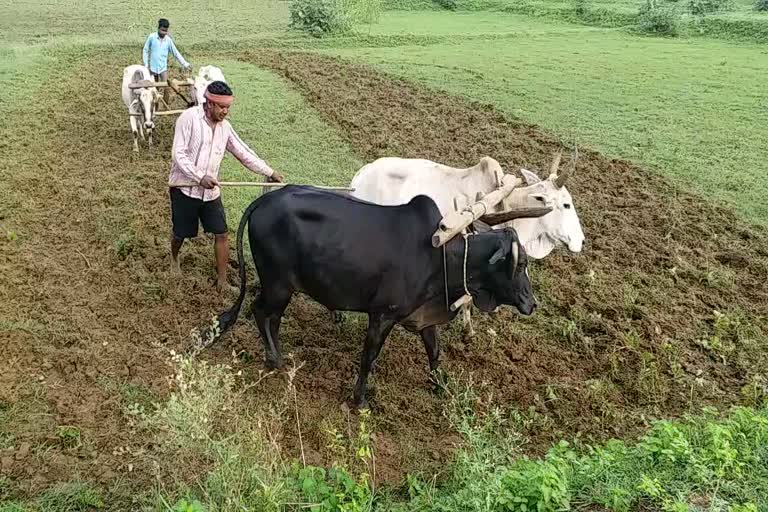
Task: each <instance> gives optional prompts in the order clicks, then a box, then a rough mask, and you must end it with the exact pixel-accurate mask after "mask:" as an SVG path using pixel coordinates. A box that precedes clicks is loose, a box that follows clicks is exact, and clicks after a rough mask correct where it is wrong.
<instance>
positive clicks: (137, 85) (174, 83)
mask: <svg viewBox="0 0 768 512" xmlns="http://www.w3.org/2000/svg"><path fill="white" fill-rule="evenodd" d="M190 85H195V81H194V80H192V79H191V78H187V79H185V80H176V79H175V78H172V79H170V80H169V81H167V82H155V81H154V80H139V81H137V82H132V83H130V84H128V88H129V89H143V88H147V87H157V88H163V87H170V88H171V89H173V90H174V91H175V90H177V88H178V87H181V86H190Z"/></svg>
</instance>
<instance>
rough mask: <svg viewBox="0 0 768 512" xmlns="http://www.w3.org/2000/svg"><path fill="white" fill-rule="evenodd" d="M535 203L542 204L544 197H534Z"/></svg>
mask: <svg viewBox="0 0 768 512" xmlns="http://www.w3.org/2000/svg"><path fill="white" fill-rule="evenodd" d="M534 198H535V199H536V200H537V201H540V202H542V203H543V202H544V196H534Z"/></svg>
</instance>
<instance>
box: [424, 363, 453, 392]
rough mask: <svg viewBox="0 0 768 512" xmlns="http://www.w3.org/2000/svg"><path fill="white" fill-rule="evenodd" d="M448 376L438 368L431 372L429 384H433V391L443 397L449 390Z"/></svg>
mask: <svg viewBox="0 0 768 512" xmlns="http://www.w3.org/2000/svg"><path fill="white" fill-rule="evenodd" d="M447 381H448V379H447V375H446V374H445V372H444V371H443V370H442V369H440V368H438V369H436V370H432V371H431V372H429V382H430V384H432V391H433V392H434V393H436V394H438V395H442V394H443V392H444V391H445V390H446V389H447Z"/></svg>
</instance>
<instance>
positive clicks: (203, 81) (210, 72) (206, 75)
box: [192, 66, 226, 105]
mask: <svg viewBox="0 0 768 512" xmlns="http://www.w3.org/2000/svg"><path fill="white" fill-rule="evenodd" d="M216 81H221V82H226V80H225V79H224V73H223V72H222V71H221V69H219V68H217V67H216V66H202V67H201V68H200V69H198V70H197V76H196V77H195V85H193V86H192V88H193V89H194V92H195V100H196V101H197V104H198V105H202V104H203V103H205V96H204V95H205V90H206V89H207V88H208V85H209V84H210V83H211V82H216Z"/></svg>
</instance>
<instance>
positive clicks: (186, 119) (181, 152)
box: [173, 116, 204, 183]
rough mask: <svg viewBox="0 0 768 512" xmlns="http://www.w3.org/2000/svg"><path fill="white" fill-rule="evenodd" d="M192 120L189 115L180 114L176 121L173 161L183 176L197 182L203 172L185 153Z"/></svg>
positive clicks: (190, 134)
mask: <svg viewBox="0 0 768 512" xmlns="http://www.w3.org/2000/svg"><path fill="white" fill-rule="evenodd" d="M192 122H193V119H192V117H191V116H182V117H179V119H178V120H177V121H176V128H175V130H174V134H173V163H174V164H176V166H178V168H179V170H181V173H182V174H183V175H184V176H185V177H187V178H189V179H190V180H191V181H192V182H194V183H199V182H200V180H201V179H202V178H203V176H204V173H202V172H200V171H198V170H197V167H195V162H193V161H192V159H191V158H190V157H189V155H188V154H187V141H188V140H189V138H190V137H191V136H192Z"/></svg>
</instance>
